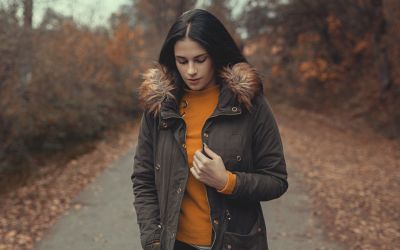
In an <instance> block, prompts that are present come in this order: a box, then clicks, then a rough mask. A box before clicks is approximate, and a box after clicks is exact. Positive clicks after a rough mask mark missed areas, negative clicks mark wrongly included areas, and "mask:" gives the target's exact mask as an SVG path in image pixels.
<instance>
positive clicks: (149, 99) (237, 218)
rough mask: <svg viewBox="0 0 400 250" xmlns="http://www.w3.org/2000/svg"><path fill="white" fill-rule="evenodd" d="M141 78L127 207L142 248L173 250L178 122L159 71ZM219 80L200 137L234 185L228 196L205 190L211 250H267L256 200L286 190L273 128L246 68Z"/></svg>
mask: <svg viewBox="0 0 400 250" xmlns="http://www.w3.org/2000/svg"><path fill="white" fill-rule="evenodd" d="M144 76H145V79H144V82H143V83H142V85H141V88H140V98H141V100H142V102H143V105H144V108H145V112H144V114H143V117H142V121H141V127H140V132H139V138H138V144H137V148H136V154H135V158H134V169H133V174H132V176H131V179H132V182H133V192H134V196H135V201H134V206H135V209H136V213H137V221H138V224H139V227H140V232H141V243H142V246H143V248H144V249H146V250H147V249H163V250H164V249H165V250H172V249H173V246H174V242H175V236H176V231H177V225H178V218H179V211H180V204H181V201H182V198H183V195H184V192H185V187H186V182H187V177H188V174H189V169H188V166H187V155H186V151H185V132H186V131H185V122H184V120H183V118H182V117H181V116H180V114H179V112H178V110H179V109H178V104H177V103H178V101H177V99H178V98H177V94H176V89H175V88H174V85H173V82H172V81H171V80H170V77H169V76H168V75H167V74H166V73H165V71H164V69H163V68H161V67H158V68H154V69H150V70H148V71H147V72H146V74H145V75H144ZM219 76H220V87H221V92H220V96H219V99H218V105H217V107H216V109H215V110H214V113H213V114H212V115H211V116H210V117H209V118H208V119H207V121H206V122H205V124H204V127H203V129H202V140H203V142H204V143H206V144H207V145H208V146H209V147H210V148H211V149H212V150H213V151H214V152H216V153H217V154H219V155H220V156H221V157H222V159H223V161H224V164H225V167H226V168H227V169H228V170H229V171H231V172H233V173H235V174H236V175H237V182H236V187H235V190H234V192H233V194H231V195H224V194H221V193H218V192H217V191H216V190H215V189H214V188H211V187H208V186H207V198H208V201H209V204H210V210H211V213H210V220H211V222H212V225H213V236H214V237H213V247H212V249H218V250H219V249H230V250H235V249H238V250H244V249H246V250H252V249H254V250H264V249H268V245H267V230H266V226H265V221H264V217H263V214H262V210H261V205H260V201H268V200H272V199H276V198H278V197H280V196H281V195H282V194H283V193H285V192H286V190H287V188H288V182H287V172H286V163H285V158H284V153H283V148H282V142H281V138H280V134H279V130H278V127H277V124H276V121H275V119H274V116H273V113H272V111H271V109H270V107H269V105H268V102H267V100H266V99H265V97H264V96H263V91H262V84H261V80H260V78H259V77H258V76H257V73H256V71H255V70H254V69H253V68H252V67H251V66H250V65H249V64H247V63H238V64H235V65H233V66H232V67H229V68H228V67H226V68H224V69H223V70H221V71H220V72H219ZM193 216H196V215H193ZM194 226H195V225H194ZM155 241H160V244H159V245H157V244H153V243H154V242H155Z"/></svg>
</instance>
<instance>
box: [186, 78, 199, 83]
mask: <svg viewBox="0 0 400 250" xmlns="http://www.w3.org/2000/svg"><path fill="white" fill-rule="evenodd" d="M198 80H200V78H196V79H188V81H192V82H195V81H198Z"/></svg>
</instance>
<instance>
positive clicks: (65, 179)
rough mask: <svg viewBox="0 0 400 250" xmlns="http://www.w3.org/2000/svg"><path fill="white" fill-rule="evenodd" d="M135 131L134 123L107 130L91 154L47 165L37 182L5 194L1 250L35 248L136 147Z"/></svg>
mask: <svg viewBox="0 0 400 250" xmlns="http://www.w3.org/2000/svg"><path fill="white" fill-rule="evenodd" d="M136 134H137V129H136V126H135V125H134V124H127V125H124V126H122V127H121V128H120V131H112V132H110V133H107V134H106V135H105V139H104V140H102V141H99V142H98V143H97V144H96V147H95V148H94V150H93V151H92V152H91V153H89V154H85V155H83V156H81V157H79V158H77V159H73V160H71V161H69V163H68V164H67V165H65V166H55V164H54V163H52V164H51V165H48V166H44V167H42V168H41V169H40V170H41V171H40V173H39V174H38V176H39V177H38V178H37V179H36V180H35V181H33V182H32V183H29V185H26V186H24V187H20V188H18V189H16V190H15V191H13V192H10V193H8V194H7V195H6V196H2V197H1V204H0V214H1V217H0V250H11V249H12V250H20V249H21V250H28V249H33V248H34V245H35V243H36V242H37V241H39V240H41V238H42V236H43V233H45V231H46V230H47V229H48V228H50V227H51V226H52V225H53V223H54V222H55V221H56V219H57V218H58V216H60V215H61V214H63V212H64V211H66V210H67V209H69V208H70V207H71V200H72V198H73V197H75V195H76V194H77V193H79V191H81V190H82V189H83V188H84V187H85V186H86V185H87V184H88V183H90V182H92V181H93V180H94V179H95V178H96V177H97V175H98V174H100V173H101V172H102V171H103V170H104V169H105V168H106V167H107V166H109V165H110V164H111V163H112V162H113V161H115V160H116V159H118V158H119V157H120V156H121V154H124V153H125V152H126V151H127V150H128V149H129V148H131V147H133V145H134V144H135V142H136ZM75 206H79V205H75ZM74 209H79V207H74Z"/></svg>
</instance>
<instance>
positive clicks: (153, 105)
mask: <svg viewBox="0 0 400 250" xmlns="http://www.w3.org/2000/svg"><path fill="white" fill-rule="evenodd" d="M218 73H219V77H220V79H221V80H222V82H221V84H220V88H221V89H220V90H221V91H220V95H219V98H218V106H217V109H216V112H218V113H223V114H228V115H229V114H238V113H241V109H243V108H246V109H248V110H250V109H251V108H252V100H253V98H254V96H255V95H256V94H257V93H259V92H261V91H262V83H261V80H260V77H259V75H258V73H257V72H256V70H255V69H254V68H253V67H252V66H251V65H250V64H248V63H244V62H242V63H237V64H235V65H233V66H231V67H224V68H223V69H221V70H220V72H218ZM176 93H177V91H176V86H175V84H174V82H173V80H172V77H171V76H170V75H169V74H168V73H167V70H166V68H165V67H163V66H161V65H159V64H157V65H156V66H155V67H154V68H150V69H148V70H147V71H146V72H145V73H144V74H143V82H142V84H141V86H140V87H139V100H140V102H141V105H142V107H143V108H144V109H145V110H147V111H149V112H151V113H154V115H157V114H160V116H161V118H163V119H167V118H170V117H177V116H178V104H177V103H178V100H177V95H176Z"/></svg>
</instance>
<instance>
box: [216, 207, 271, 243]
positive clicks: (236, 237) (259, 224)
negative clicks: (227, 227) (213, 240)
mask: <svg viewBox="0 0 400 250" xmlns="http://www.w3.org/2000/svg"><path fill="white" fill-rule="evenodd" d="M222 249H223V250H243V249H246V250H266V249H267V250H268V244H267V232H266V228H265V225H264V224H263V220H262V216H260V215H259V216H258V218H257V220H256V222H255V223H254V225H253V227H252V228H251V230H250V232H249V233H248V234H239V233H235V232H229V231H227V232H225V233H224V237H223V246H222Z"/></svg>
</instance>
